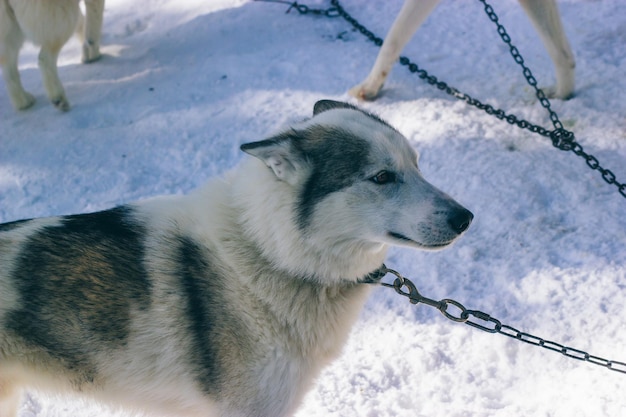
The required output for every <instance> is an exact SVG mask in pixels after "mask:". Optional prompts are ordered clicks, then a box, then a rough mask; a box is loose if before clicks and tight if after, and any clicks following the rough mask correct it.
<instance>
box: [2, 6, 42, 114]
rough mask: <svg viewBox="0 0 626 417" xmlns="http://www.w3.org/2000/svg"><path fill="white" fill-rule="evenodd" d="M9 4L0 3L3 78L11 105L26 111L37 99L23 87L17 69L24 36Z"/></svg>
mask: <svg viewBox="0 0 626 417" xmlns="http://www.w3.org/2000/svg"><path fill="white" fill-rule="evenodd" d="M8 7H9V6H8V4H7V3H6V2H4V1H0V65H1V66H2V77H3V78H4V82H5V84H6V86H7V92H8V93H9V98H10V99H11V104H13V107H15V109H16V110H26V109H27V108H29V107H30V106H32V105H33V104H34V103H35V97H33V95H32V94H30V93H27V92H26V91H25V90H24V87H23V86H22V80H21V79H20V73H19V71H18V68H17V62H18V57H19V53H20V49H21V48H22V45H23V44H24V34H23V33H22V30H21V29H20V27H19V25H18V23H17V22H16V21H15V17H14V15H13V11H11V10H9V9H8Z"/></svg>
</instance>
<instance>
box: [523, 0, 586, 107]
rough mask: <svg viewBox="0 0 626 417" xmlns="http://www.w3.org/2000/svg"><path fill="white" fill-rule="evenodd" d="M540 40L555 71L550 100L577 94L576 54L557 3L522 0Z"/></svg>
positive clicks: (549, 91)
mask: <svg viewBox="0 0 626 417" xmlns="http://www.w3.org/2000/svg"><path fill="white" fill-rule="evenodd" d="M519 2H520V4H521V5H522V7H523V8H524V10H525V11H526V13H527V14H528V16H529V17H530V20H531V21H532V23H533V25H534V26H535V29H536V30H537V32H538V33H539V36H540V37H541V41H542V42H543V44H544V46H545V48H546V49H547V51H548V54H549V55H550V58H552V62H553V63H554V67H555V70H556V87H554V88H550V89H547V90H546V93H547V95H548V96H549V97H556V98H561V99H567V98H570V97H571V96H572V95H573V93H574V67H575V66H576V63H575V61H574V54H573V53H572V49H571V48H570V45H569V42H568V40H567V37H566V36H565V31H564V30H563V24H562V23H561V17H560V16H559V10H558V8H557V5H556V2H555V1H554V0H519Z"/></svg>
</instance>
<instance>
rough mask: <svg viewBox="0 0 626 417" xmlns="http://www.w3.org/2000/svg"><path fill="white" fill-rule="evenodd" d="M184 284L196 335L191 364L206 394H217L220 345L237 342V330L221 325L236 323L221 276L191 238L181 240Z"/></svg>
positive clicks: (219, 374)
mask: <svg viewBox="0 0 626 417" xmlns="http://www.w3.org/2000/svg"><path fill="white" fill-rule="evenodd" d="M177 264H178V265H179V271H178V273H179V277H180V284H181V286H182V290H183V294H184V295H185V297H186V300H187V305H186V306H185V312H186V314H187V323H189V331H190V333H191V335H192V338H193V339H192V340H193V342H192V346H191V350H192V351H191V352H190V353H191V358H192V361H193V363H192V364H190V365H191V367H192V369H194V370H197V372H196V379H197V380H198V383H199V384H200V386H201V388H202V390H203V391H204V392H205V393H206V394H217V393H218V392H219V389H220V388H219V387H220V384H221V381H222V378H221V376H222V375H223V374H222V370H223V369H222V367H221V365H220V362H219V361H218V358H220V357H223V353H224V352H220V351H219V346H220V345H219V343H220V341H222V342H223V341H224V340H225V338H236V337H237V336H236V334H233V328H225V327H224V326H221V325H220V323H223V322H230V323H231V324H232V323H233V318H232V317H228V316H229V313H228V311H225V309H224V307H223V303H221V302H220V300H222V298H221V297H220V294H219V293H218V291H219V290H220V288H223V285H225V283H223V282H222V280H221V277H220V275H219V274H218V273H217V272H216V271H215V270H214V269H213V267H212V265H211V264H210V263H209V262H208V260H207V259H206V256H205V254H204V253H203V251H202V250H201V248H200V247H199V246H198V245H197V244H196V243H195V242H193V241H192V240H191V239H188V238H180V247H179V249H178V254H177Z"/></svg>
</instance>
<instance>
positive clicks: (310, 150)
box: [293, 126, 370, 228]
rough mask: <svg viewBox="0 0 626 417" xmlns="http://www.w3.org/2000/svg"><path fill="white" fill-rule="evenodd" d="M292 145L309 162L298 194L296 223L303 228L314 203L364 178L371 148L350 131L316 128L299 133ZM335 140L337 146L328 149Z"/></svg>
mask: <svg viewBox="0 0 626 417" xmlns="http://www.w3.org/2000/svg"><path fill="white" fill-rule="evenodd" d="M299 134H300V137H299V138H298V139H296V138H294V140H293V143H294V146H296V147H297V148H299V150H300V152H301V153H302V157H303V158H305V159H306V160H309V161H310V162H311V165H312V167H313V171H312V172H311V175H310V177H309V178H308V179H307V181H306V183H305V185H304V188H303V189H302V192H301V194H300V200H299V204H298V207H297V211H296V212H297V216H298V217H297V223H298V225H300V227H301V228H305V227H306V226H307V225H308V224H309V221H310V217H311V214H312V213H313V209H314V207H315V204H317V203H318V202H319V201H320V200H322V199H323V198H324V197H326V196H328V195H329V194H331V193H334V192H336V191H339V190H341V189H343V188H346V187H348V186H350V185H351V184H353V183H354V181H355V180H357V179H361V177H363V176H364V175H365V170H364V168H365V166H366V165H367V164H368V160H367V156H368V155H369V152H370V145H369V144H368V143H367V142H366V141H365V140H363V139H361V138H359V137H356V136H354V135H353V134H351V133H350V132H347V131H345V130H342V129H340V128H334V127H324V126H316V127H313V128H312V129H309V130H305V131H302V132H299ZM328 140H336V141H339V142H341V144H340V146H328V144H327V143H326V141H328Z"/></svg>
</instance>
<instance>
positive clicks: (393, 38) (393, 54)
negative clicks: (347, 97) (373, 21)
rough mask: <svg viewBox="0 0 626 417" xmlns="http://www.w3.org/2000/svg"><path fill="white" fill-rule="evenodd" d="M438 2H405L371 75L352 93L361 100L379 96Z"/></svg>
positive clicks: (353, 89) (414, 0)
mask: <svg viewBox="0 0 626 417" xmlns="http://www.w3.org/2000/svg"><path fill="white" fill-rule="evenodd" d="M438 2H439V0H406V1H405V2H404V5H403V6H402V9H401V10H400V13H399V14H398V17H397V18H396V20H395V21H394V22H393V25H392V26H391V29H389V33H388V34H387V37H386V38H385V41H384V42H383V46H382V47H381V49H380V52H379V54H378V57H377V58H376V62H375V63H374V66H373V67H372V70H371V72H370V74H369V75H368V76H367V78H366V79H365V80H364V81H363V82H362V83H361V84H359V85H357V86H355V87H353V88H351V89H350V91H349V93H350V94H351V95H352V96H354V97H356V98H358V99H359V100H373V99H375V98H376V96H377V95H378V93H379V91H380V89H381V88H382V86H383V84H384V83H385V80H386V79H387V77H388V76H389V73H390V72H391V68H392V67H393V65H394V64H395V63H396V61H397V60H398V58H399V57H400V52H402V49H403V48H404V46H405V45H406V44H407V43H408V42H409V39H411V37H412V36H413V34H414V33H415V32H416V31H417V28H419V27H420V25H421V24H422V23H423V22H424V20H426V18H427V17H428V15H429V14H430V13H431V12H432V10H433V9H434V8H435V6H436V5H437V3H438Z"/></svg>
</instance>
